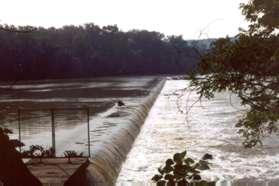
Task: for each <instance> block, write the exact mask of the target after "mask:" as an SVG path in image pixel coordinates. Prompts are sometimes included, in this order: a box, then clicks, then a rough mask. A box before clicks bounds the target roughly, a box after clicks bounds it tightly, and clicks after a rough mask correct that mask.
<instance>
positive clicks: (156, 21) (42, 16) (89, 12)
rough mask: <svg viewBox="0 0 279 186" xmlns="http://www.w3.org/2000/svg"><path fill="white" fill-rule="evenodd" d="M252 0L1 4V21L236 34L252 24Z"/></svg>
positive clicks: (3, 0)
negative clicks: (247, 11) (244, 10)
mask: <svg viewBox="0 0 279 186" xmlns="http://www.w3.org/2000/svg"><path fill="white" fill-rule="evenodd" d="M240 2H247V0H0V21H1V22H0V23H1V24H5V23H7V24H15V25H26V24H28V25H33V26H44V27H50V26H55V27H61V26H63V25H68V24H75V25H79V24H83V23H89V22H93V23H95V24H97V25H101V26H103V25H108V24H117V25H118V26H119V27H120V29H122V30H124V31H127V30H130V29H133V28H135V29H147V30H155V31H160V32H163V33H165V34H166V35H172V34H175V35H183V36H184V38H185V39H189V38H193V39H198V38H199V35H200V32H201V31H202V33H203V35H202V38H207V37H221V36H226V35H229V36H233V35H235V34H236V33H237V32H238V28H239V27H244V28H245V26H246V25H247V23H246V22H245V21H244V19H243V16H241V14H240V10H239V9H238V7H239V3H240Z"/></svg>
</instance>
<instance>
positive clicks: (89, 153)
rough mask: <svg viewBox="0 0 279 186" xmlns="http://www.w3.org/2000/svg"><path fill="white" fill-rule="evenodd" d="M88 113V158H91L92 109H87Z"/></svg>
mask: <svg viewBox="0 0 279 186" xmlns="http://www.w3.org/2000/svg"><path fill="white" fill-rule="evenodd" d="M86 111H87V138H88V157H89V158H90V157H91V152H90V151H91V150H90V108H87V109H86Z"/></svg>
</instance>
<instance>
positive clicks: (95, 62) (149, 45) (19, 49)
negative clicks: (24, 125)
mask: <svg viewBox="0 0 279 186" xmlns="http://www.w3.org/2000/svg"><path fill="white" fill-rule="evenodd" d="M0 28H1V29H0V60H1V63H0V80H1V81H7V80H13V81H14V80H32V79H50V78H81V77H96V76H113V75H151V74H154V75H155V74H185V73H186V72H189V71H190V70H192V69H193V68H194V67H195V64H196V63H197V61H198V60H199V57H200V56H199V55H198V54H197V53H196V52H195V50H194V48H193V47H192V46H190V45H188V43H187V41H185V40H183V38H182V37H181V36H170V37H166V36H164V35H163V34H162V33H159V32H150V31H146V30H131V31H128V32H123V31H121V30H120V29H119V28H118V27H117V26H116V25H110V26H104V27H99V26H97V25H94V24H92V23H90V24H85V25H82V26H73V25H68V26H64V27H62V28H48V29H45V28H41V27H39V28H34V27H30V26H27V27H19V28H17V27H14V26H3V25H2V26H0ZM6 30H13V32H6ZM30 30H32V32H29V33H28V34H25V32H26V31H30ZM21 31H23V32H21Z"/></svg>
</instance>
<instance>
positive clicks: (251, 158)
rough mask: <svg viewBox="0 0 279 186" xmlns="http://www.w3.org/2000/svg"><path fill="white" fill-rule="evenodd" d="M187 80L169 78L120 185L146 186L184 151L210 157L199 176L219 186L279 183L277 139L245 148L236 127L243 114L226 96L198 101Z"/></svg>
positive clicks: (234, 100) (231, 97) (232, 97)
mask: <svg viewBox="0 0 279 186" xmlns="http://www.w3.org/2000/svg"><path fill="white" fill-rule="evenodd" d="M188 86H189V82H188V81H187V80H167V81H166V84H165V86H164V88H163V90H162V91H161V93H160V95H159V96H158V98H157V100H156V102H155V103H154V106H153V107H152V109H151V111H150V113H149V115H148V117H147V119H146V121H145V123H144V125H143V127H142V130H141V132H140V134H139V136H138V138H137V139H136V141H135V143H134V145H133V148H132V150H131V152H130V153H129V155H128V157H127V160H126V162H125V163H124V164H123V166H122V170H121V172H120V175H119V177H118V180H117V185H118V186H126V185H130V186H132V185H134V186H141V185H150V180H151V178H152V177H153V176H154V175H155V174H157V173H158V172H157V169H158V168H159V167H161V166H163V165H164V162H165V160H167V159H168V158H171V157H172V156H173V154H174V153H177V152H182V151H183V150H187V154H188V155H189V156H190V157H193V158H194V159H199V158H201V157H202V156H203V154H205V153H210V154H212V155H213V158H214V159H213V160H212V161H211V163H212V164H211V169H210V170H207V171H204V172H202V177H203V178H205V179H206V180H210V181H216V185H217V186H248V185H249V186H250V185H251V186H252V185H253V186H275V185H276V186H277V185H279V181H278V180H279V148H278V147H279V140H278V136H276V135H274V136H267V137H264V139H263V146H257V147H256V148H253V149H245V148H244V147H243V146H242V140H243V138H242V137H241V136H239V135H238V134H237V128H235V126H234V124H235V123H236V122H237V120H238V119H239V118H240V117H241V116H242V114H243V113H244V112H245V108H244V107H242V106H241V105H240V100H239V99H238V97H236V96H235V95H232V94H231V93H229V92H222V93H218V94H216V96H215V98H214V99H212V100H207V99H203V100H202V101H201V102H199V101H197V100H198V98H199V95H198V94H197V93H196V92H193V91H190V90H189V89H188Z"/></svg>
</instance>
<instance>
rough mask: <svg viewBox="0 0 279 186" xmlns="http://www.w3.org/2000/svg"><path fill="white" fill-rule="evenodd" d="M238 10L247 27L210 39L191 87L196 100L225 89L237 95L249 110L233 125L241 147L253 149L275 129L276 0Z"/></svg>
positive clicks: (278, 87)
mask: <svg viewBox="0 0 279 186" xmlns="http://www.w3.org/2000/svg"><path fill="white" fill-rule="evenodd" d="M241 9H242V13H243V15H244V16H245V18H246V20H248V21H249V22H250V25H249V29H248V31H244V30H243V31H241V32H240V33H239V34H238V35H237V36H236V38H235V39H234V40H232V39H230V38H222V39H219V40H217V41H216V42H214V43H213V44H212V46H211V49H210V50H209V51H208V53H206V54H205V55H204V56H203V58H202V60H201V62H200V64H199V66H198V69H197V71H196V72H195V73H194V74H193V75H192V77H191V87H192V88H193V89H194V90H196V91H197V92H198V93H199V95H200V98H202V97H205V98H212V97H214V93H216V92H221V91H225V90H229V91H231V92H232V93H234V94H236V95H237V96H238V97H239V98H240V100H241V104H242V105H244V106H247V107H246V108H248V111H247V113H246V114H245V115H244V116H243V117H242V118H241V119H240V120H239V121H238V122H237V123H236V127H238V128H239V131H238V132H239V133H240V134H241V135H242V136H244V139H245V140H244V142H243V144H244V146H245V147H254V146H256V145H257V144H261V139H262V137H263V136H266V135H269V134H272V133H278V132H279V131H278V120H279V35H278V28H279V14H278V12H279V1H278V0H272V1H263V0H251V1H249V2H248V3H247V4H242V5H241Z"/></svg>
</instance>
